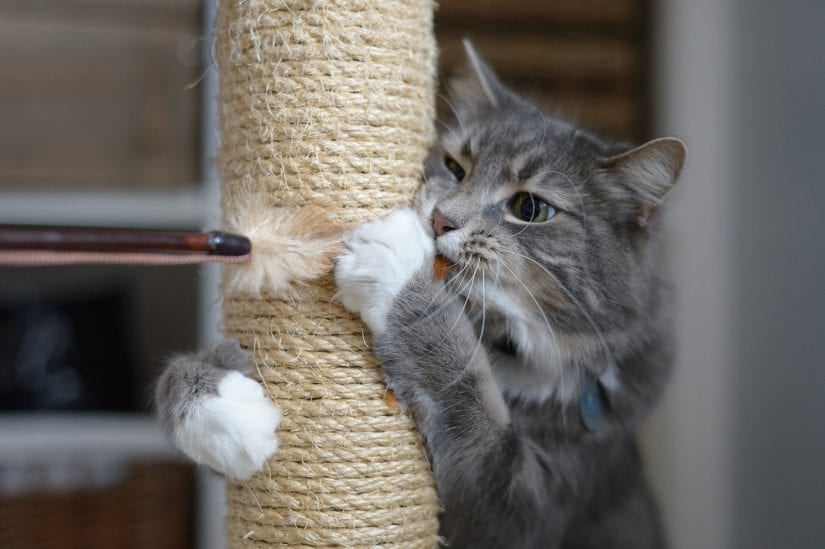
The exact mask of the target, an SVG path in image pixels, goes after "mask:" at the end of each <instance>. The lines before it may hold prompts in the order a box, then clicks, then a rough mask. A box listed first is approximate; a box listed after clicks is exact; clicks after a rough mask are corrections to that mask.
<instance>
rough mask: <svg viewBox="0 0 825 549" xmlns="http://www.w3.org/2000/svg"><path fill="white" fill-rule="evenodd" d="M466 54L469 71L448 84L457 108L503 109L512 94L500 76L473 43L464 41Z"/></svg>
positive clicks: (467, 40)
mask: <svg viewBox="0 0 825 549" xmlns="http://www.w3.org/2000/svg"><path fill="white" fill-rule="evenodd" d="M462 43H463V45H464V53H465V55H466V57H467V69H466V71H464V72H463V74H462V75H461V76H457V77H454V78H452V79H451V80H450V82H449V83H448V87H449V89H450V92H451V96H452V97H453V99H454V100H455V101H456V108H458V109H459V110H461V109H474V108H478V107H484V106H490V107H496V108H498V107H501V106H502V105H503V104H504V103H505V102H506V101H507V100H508V99H509V97H510V92H509V91H507V88H505V87H504V85H503V84H502V83H501V81H499V79H498V76H496V73H495V72H494V71H493V69H492V68H491V67H490V65H488V64H487V62H486V61H485V60H484V58H482V57H481V54H480V53H478V51H477V50H476V48H475V46H474V45H473V43H472V42H471V41H470V40H469V39H467V38H465V39H464V40H463V42H462Z"/></svg>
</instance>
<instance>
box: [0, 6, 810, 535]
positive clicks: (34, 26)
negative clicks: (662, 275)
mask: <svg viewBox="0 0 825 549" xmlns="http://www.w3.org/2000/svg"><path fill="white" fill-rule="evenodd" d="M441 4H442V5H441V7H440V9H439V11H438V12H437V16H436V29H437V33H438V39H439V43H440V47H441V49H442V56H441V71H442V74H445V75H447V74H450V73H451V72H452V71H454V70H455V69H456V68H457V67H459V66H461V64H462V63H463V58H462V53H461V49H460V40H461V38H462V37H464V36H469V37H470V38H472V39H473V40H474V41H475V43H476V46H477V48H478V49H479V50H480V52H481V53H482V54H483V55H484V56H486V57H487V59H488V60H489V62H490V64H491V65H493V67H494V68H495V69H496V70H497V71H498V73H499V75H500V76H501V78H502V80H504V81H505V82H506V83H507V84H509V85H511V86H512V87H514V88H515V89H517V90H518V91H519V92H521V93H523V94H525V95H527V96H529V97H531V98H533V99H534V100H536V101H537V102H538V103H539V104H541V105H542V106H543V107H545V108H546V109H547V110H549V111H551V112H553V113H557V114H561V115H563V116H566V117H568V118H572V119H573V120H575V121H578V122H579V123H581V124H583V125H585V126H587V127H589V128H592V129H594V130H596V131H597V132H599V133H601V134H603V135H605V136H607V137H614V138H618V139H624V140H630V141H636V142H638V141H641V140H644V139H647V138H649V137H653V136H658V135H665V134H669V135H676V136H679V137H681V138H683V139H684V140H685V141H686V142H687V144H688V148H689V149H690V157H689V160H688V164H687V168H686V170H685V173H684V176H683V178H682V181H681V183H680V184H679V186H678V187H677V189H676V191H675V192H674V194H673V196H672V201H671V205H670V233H669V239H668V242H667V252H668V257H669V260H670V263H671V265H670V267H671V270H672V271H673V273H674V277H675V279H676V284H677V287H678V290H679V315H678V319H677V331H678V336H679V344H680V355H679V361H678V364H677V368H676V375H675V377H674V380H673V383H672V384H671V387H670V390H669V392H668V394H667V396H666V398H665V400H664V401H663V403H662V405H661V406H660V407H659V409H658V410H657V412H656V414H655V415H654V417H653V418H651V420H650V421H649V422H648V424H647V425H646V426H645V430H644V433H643V439H644V447H645V453H646V456H647V460H648V462H649V464H650V471H649V472H650V477H651V480H652V482H653V484H654V487H655V490H656V493H657V496H658V499H659V501H660V503H661V506H662V509H663V512H664V517H665V522H666V525H667V528H668V532H669V536H670V540H671V544H672V546H673V547H674V548H678V549H688V548H695V547H702V548H707V549H714V548H719V549H723V548H742V549H744V548H749V549H750V548H762V547H764V548H773V547H779V546H782V547H794V548H814V547H816V548H820V547H825V523H823V522H822V516H823V512H825V479H823V475H821V474H820V465H821V464H822V463H825V420H823V419H822V418H823V417H825V350H823V349H825V346H823V344H822V342H823V340H825V328H823V326H825V291H822V290H821V289H820V287H819V286H820V284H822V282H823V281H825V258H824V257H823V248H824V247H825V216H823V215H822V210H823V209H825V168H823V160H822V157H823V151H825V108H823V105H822V102H823V98H825V62H823V61H822V59H823V52H825V34H824V33H823V32H822V29H823V28H825V3H823V2H821V1H816V0H800V1H797V2H773V1H769V0H747V1H746V0H658V1H656V0H545V1H540V0H533V1H531V0H507V1H506V2H504V1H496V0H443V2H441ZM215 7H216V3H215V1H214V0H206V2H205V3H202V2H201V1H199V0H118V1H117V2H112V1H110V0H0V223H22V224H51V225H82V226H89V225H102V226H111V227H146V228H163V229H182V230H188V229H192V230H200V229H203V228H206V229H212V228H216V227H218V225H219V223H218V220H219V212H218V206H217V204H218V200H217V181H216V176H215V173H214V170H213V166H212V159H213V158H214V151H215V143H216V139H217V136H216V122H215V120H216V115H215V112H216V109H215V97H216V90H217V74H216V71H215V69H214V67H213V65H212V56H211V43H210V39H211V28H212V20H213V17H214V12H215ZM440 107H441V108H442V109H443V105H441V106H440ZM442 115H443V116H445V117H446V114H444V113H443V111H442ZM218 279H219V272H218V271H217V269H216V268H214V267H200V268H194V267H163V268H133V267H132V268H127V267H83V268H81V267H61V268H48V269H21V268H0V547H3V548H7V547H11V548H17V547H20V548H24V547H25V548H29V547H51V546H58V545H59V546H60V547H95V548H97V547H100V548H109V547H141V548H142V547H146V548H155V547H199V548H212V547H214V548H219V547H222V535H221V521H222V518H221V516H222V512H223V507H222V506H223V496H222V481H221V480H220V479H218V478H216V477H215V476H213V475H211V474H210V473H209V472H207V471H203V470H199V469H195V468H194V467H192V466H190V465H188V464H186V463H185V462H183V461H182V460H181V459H180V458H179V456H178V455H177V454H175V452H174V451H173V450H172V449H171V448H170V447H169V445H168V444H167V443H166V441H165V439H164V437H163V435H162V433H161V432H160V430H159V429H158V428H157V426H156V425H155V423H154V421H153V420H152V419H151V416H150V415H149V409H150V407H149V402H150V396H151V383H152V380H153V379H154V377H155V376H156V375H157V373H158V370H159V368H160V365H161V364H162V360H163V359H164V358H165V357H168V356H169V355H170V354H171V353H174V352H177V351H184V350H187V349H191V348H193V347H194V346H196V345H197V344H198V343H199V342H204V341H209V340H211V339H214V338H215V337H217V333H218V328H217V327H218V323H219V316H218V313H219V307H218V306H217V281H218Z"/></svg>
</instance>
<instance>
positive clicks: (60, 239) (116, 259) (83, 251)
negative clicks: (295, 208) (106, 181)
mask: <svg viewBox="0 0 825 549" xmlns="http://www.w3.org/2000/svg"><path fill="white" fill-rule="evenodd" d="M251 249H252V245H251V243H250V241H249V239H248V238H246V237H244V236H240V235H235V234H230V233H224V232H221V231H211V232H208V233H194V232H163V231H151V230H132V229H96V228H69V227H59V228H58V227H30V226H0V264H7V265H51V264H71V263H100V264H104V263H115V264H153V265H161V264H178V263H206V262H228V263H236V262H243V261H247V260H248V259H249V257H248V256H249V254H250V252H251Z"/></svg>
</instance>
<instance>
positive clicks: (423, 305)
mask: <svg viewBox="0 0 825 549" xmlns="http://www.w3.org/2000/svg"><path fill="white" fill-rule="evenodd" d="M425 275H426V273H425V272H420V273H418V274H416V275H415V276H414V277H413V278H412V280H411V281H410V282H409V283H408V284H407V285H406V286H405V287H404V289H403V290H402V292H401V293H399V295H398V296H397V298H396V300H395V302H394V304H393V307H392V308H391V310H390V312H389V314H388V316H387V320H386V329H385V331H384V332H383V333H382V334H381V335H380V336H379V337H378V338H377V341H376V354H377V355H378V357H379V358H380V359H381V363H382V367H383V369H384V372H385V374H386V376H387V379H388V383H389V385H390V386H391V388H392V389H393V390H394V391H395V392H396V395H397V396H398V399H399V401H400V402H401V403H402V404H404V405H405V406H406V407H407V408H409V409H410V410H411V411H412V413H413V415H414V416H415V418H416V421H417V424H418V428H419V431H420V432H421V434H422V435H423V437H424V439H425V441H426V444H427V448H428V450H429V453H430V456H431V460H432V465H433V471H434V474H435V479H436V484H437V487H438V492H439V496H440V498H441V501H442V503H443V506H444V512H443V515H442V534H443V535H444V536H445V537H446V538H447V540H448V541H449V543H450V544H451V545H452V546H455V547H513V548H520V547H546V548H548V549H550V548H553V547H557V545H558V543H559V540H560V536H561V533H562V531H563V529H564V525H565V523H566V521H567V513H568V511H567V509H566V507H568V506H566V505H565V502H564V498H565V495H564V494H565V493H568V494H569V492H570V486H569V485H568V483H569V482H570V479H565V478H562V477H561V476H560V475H557V474H556V471H555V469H556V463H555V461H556V459H557V457H558V456H553V455H550V453H548V451H547V450H546V449H544V448H542V447H541V445H540V444H538V443H537V442H535V441H534V440H533V439H531V437H530V435H529V434H528V433H524V432H522V431H520V430H519V428H518V427H517V426H516V425H515V424H514V423H513V422H512V419H511V416H510V411H509V408H508V407H507V405H506V403H505V401H504V399H503V396H502V393H501V391H500V389H499V387H498V384H497V383H496V380H495V378H494V376H493V373H492V371H491V369H490V365H489V363H488V359H487V355H486V352H485V350H484V348H483V345H482V344H481V342H480V341H479V338H478V335H477V334H476V332H475V329H474V327H473V325H472V323H471V322H470V320H469V319H468V318H467V317H466V315H465V313H464V310H463V307H462V305H463V298H457V299H450V298H449V297H447V296H446V295H445V292H444V291H443V286H442V285H441V284H440V283H438V282H434V281H433V280H432V278H431V277H427V276H425Z"/></svg>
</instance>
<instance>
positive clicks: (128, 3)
mask: <svg viewBox="0 0 825 549" xmlns="http://www.w3.org/2000/svg"><path fill="white" fill-rule="evenodd" d="M201 4H202V2H201V0H36V1H34V0H2V2H0V19H10V18H30V19H31V18H36V19H37V20H40V21H63V22H69V21H83V22H86V23H90V22H98V23H104V22H105V23H109V24H118V23H125V24H130V25H132V26H134V25H139V24H147V23H150V24H152V25H154V26H155V27H164V28H169V27H176V28H190V27H191V25H192V23H193V22H196V21H197V20H198V19H199V17H200V12H201Z"/></svg>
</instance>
